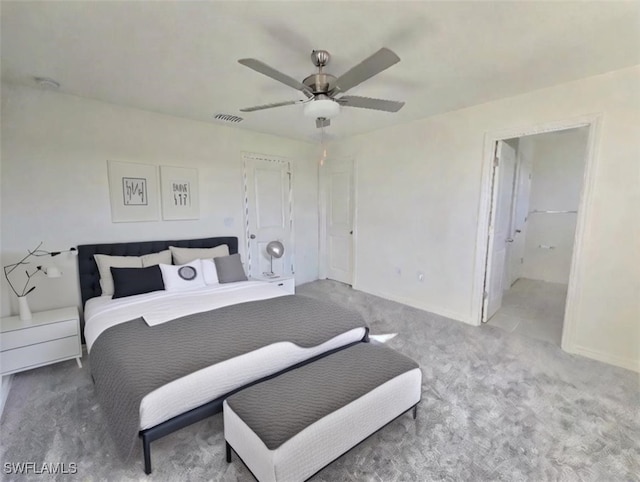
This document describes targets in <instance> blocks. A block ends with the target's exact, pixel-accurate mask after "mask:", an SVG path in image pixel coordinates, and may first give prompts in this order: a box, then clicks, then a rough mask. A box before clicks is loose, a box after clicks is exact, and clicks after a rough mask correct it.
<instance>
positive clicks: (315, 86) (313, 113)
mask: <svg viewBox="0 0 640 482" xmlns="http://www.w3.org/2000/svg"><path fill="white" fill-rule="evenodd" d="M330 58H331V55H330V54H329V52H327V51H326V50H314V51H313V52H311V61H312V62H313V64H314V65H315V66H316V67H318V72H316V73H314V74H311V75H310V76H309V77H307V78H306V79H304V80H303V81H302V82H298V81H297V80H296V79H294V78H293V77H289V76H288V75H286V74H283V73H282V72H280V71H278V70H276V69H274V68H273V67H270V66H268V65H267V64H265V63H264V62H261V61H259V60H256V59H240V60H238V62H239V63H241V64H242V65H245V66H246V67H249V68H250V69H253V70H255V71H256V72H259V73H261V74H263V75H266V76H267V77H271V78H272V79H274V80H277V81H278V82H282V83H283V84H286V85H288V86H289V87H293V88H294V89H296V90H299V91H300V92H302V93H303V94H304V95H305V96H306V97H307V98H306V99H304V100H290V101H285V102H275V103H272V104H264V105H257V106H254V107H247V108H245V109H240V111H242V112H254V111H257V110H263V109H271V108H273V107H281V106H284V105H293V104H306V105H305V109H304V113H305V115H306V116H308V117H313V118H315V119H316V127H326V126H328V125H329V124H330V122H331V118H332V117H335V116H336V115H338V113H339V112H340V106H343V107H359V108H361V109H374V110H382V111H386V112H398V111H399V110H400V109H401V108H402V106H403V105H404V102H398V101H394V100H384V99H374V98H371V97H360V96H357V95H344V93H345V92H347V91H348V90H349V89H351V88H352V87H355V86H356V85H358V84H360V83H362V82H364V81H365V80H367V79H370V78H371V77H373V76H374V75H377V74H379V73H380V72H382V71H383V70H386V69H388V68H389V67H391V66H392V65H394V64H396V63H398V62H400V57H398V56H397V55H396V54H395V53H393V52H392V51H391V50H389V49H388V48H381V49H380V50H378V51H377V52H376V53H375V54H373V55H371V56H370V57H367V58H366V59H364V60H363V61H362V62H360V63H359V64H358V65H356V66H354V67H352V68H351V69H350V70H348V71H347V72H346V73H344V74H342V75H341V76H340V77H337V78H336V77H334V76H333V75H331V74H327V73H325V72H323V68H324V67H326V65H327V64H328V63H329V59H330Z"/></svg>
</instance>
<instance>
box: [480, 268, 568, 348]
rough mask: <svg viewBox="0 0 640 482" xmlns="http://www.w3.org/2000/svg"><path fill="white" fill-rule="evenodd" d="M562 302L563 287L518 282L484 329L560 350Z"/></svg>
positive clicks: (508, 292) (551, 284)
mask: <svg viewBox="0 0 640 482" xmlns="http://www.w3.org/2000/svg"><path fill="white" fill-rule="evenodd" d="M566 301H567V285H566V284H561V283H548V282H546V281H540V280H533V279H527V278H520V279H519V280H518V281H516V282H515V283H514V284H513V286H511V288H509V289H508V290H507V291H505V293H504V297H503V298H502V307H501V308H500V309H499V310H498V311H497V312H496V314H495V315H493V316H492V317H491V319H490V320H489V321H488V322H487V325H491V326H495V327H497V328H501V329H503V330H507V331H509V332H511V333H516V334H518V335H525V336H529V337H531V338H536V339H538V340H542V341H548V342H549V343H554V344H556V345H558V346H560V343H561V342H562V323H563V322H564V308H565V304H566Z"/></svg>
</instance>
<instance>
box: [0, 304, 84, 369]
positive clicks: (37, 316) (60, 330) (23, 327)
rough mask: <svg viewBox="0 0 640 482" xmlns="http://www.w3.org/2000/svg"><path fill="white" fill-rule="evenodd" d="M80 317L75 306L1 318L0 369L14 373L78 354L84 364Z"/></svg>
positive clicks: (67, 358) (79, 364) (79, 363)
mask: <svg viewBox="0 0 640 482" xmlns="http://www.w3.org/2000/svg"><path fill="white" fill-rule="evenodd" d="M81 357H82V345H81V344H80V317H79V316H78V309H77V308H76V307H75V306H73V307H70V308H61V309H59V310H49V311H41V312H39V313H33V319H31V320H29V321H22V320H20V317H18V316H10V317H7V318H2V319H1V320H0V370H1V374H2V375H3V376H4V375H10V374H11V373H17V372H21V371H24V370H30V369H32V368H36V367H41V366H44V365H49V364H51V363H57V362H60V361H63V360H69V359H71V358H75V359H76V361H77V362H78V366H79V367H81V368H82V362H81V361H80V358H81Z"/></svg>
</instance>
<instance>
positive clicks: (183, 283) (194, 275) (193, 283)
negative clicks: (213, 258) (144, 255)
mask: <svg viewBox="0 0 640 482" xmlns="http://www.w3.org/2000/svg"><path fill="white" fill-rule="evenodd" d="M160 269H161V270H162V281H163V282H164V289H165V290H167V291H182V290H192V289H197V288H204V287H205V284H204V275H203V274H202V263H201V262H200V260H199V259H195V260H193V261H191V263H187V264H183V265H180V266H175V265H172V264H161V265H160Z"/></svg>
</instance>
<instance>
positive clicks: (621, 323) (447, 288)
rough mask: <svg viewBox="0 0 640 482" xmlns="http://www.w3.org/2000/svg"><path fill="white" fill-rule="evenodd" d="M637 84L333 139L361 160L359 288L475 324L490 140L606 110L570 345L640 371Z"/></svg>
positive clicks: (515, 101)
mask: <svg viewBox="0 0 640 482" xmlns="http://www.w3.org/2000/svg"><path fill="white" fill-rule="evenodd" d="M639 84H640V66H637V67H634V68H629V69H624V70H620V71H616V72H611V73H608V74H604V75H600V76H596V77H591V78H588V79H583V80H580V81H577V82H572V83H568V84H563V85H559V86H556V87H553V88H549V89H544V90H540V91H535V92H531V93H529V94H525V95H520V96H516V97H512V98H508V99H502V100H499V101H495V102H490V103H487V104H482V105H478V106H475V107H471V108H468V109H463V110H459V111H455V112H450V113H446V114H443V115H438V116H434V117H430V118H427V119H423V120H420V121H416V122H412V123H409V124H404V125H399V126H395V127H393V128H389V129H385V130H380V131H376V132H374V133H370V134H366V135H361V136H357V137H354V138H351V139H348V140H346V141H342V142H335V143H333V144H332V145H331V146H330V151H331V152H330V156H331V157H342V158H348V157H354V158H355V159H356V162H357V173H356V179H357V184H356V191H357V194H356V195H357V206H358V207H357V226H356V230H357V238H356V239H357V243H356V247H355V253H356V257H357V261H356V262H357V269H356V273H355V287H356V288H357V289H360V290H363V291H366V292H369V293H374V294H378V295H380V296H383V297H386V298H389V299H394V300H398V301H401V302H404V303H407V304H410V305H413V306H416V307H419V308H423V309H425V310H429V311H432V312H435V313H440V314H443V315H446V316H450V317H452V318H455V319H457V320H461V321H464V322H467V323H476V322H477V320H478V319H479V312H478V310H479V306H478V303H477V300H474V298H473V294H474V293H475V292H476V290H474V288H475V287H474V269H475V266H476V262H477V261H478V259H479V258H478V257H483V256H484V253H479V252H476V244H477V243H476V241H477V234H478V219H479V209H480V207H479V203H480V195H481V187H482V179H483V178H482V164H483V157H484V154H483V153H484V142H485V136H486V134H487V133H491V132H497V131H502V130H505V131H506V130H513V129H518V128H522V130H523V133H524V132H525V131H526V130H527V129H530V128H531V127H532V126H538V125H542V124H546V123H550V122H555V121H560V120H564V119H572V118H576V117H580V116H585V115H591V114H601V116H602V125H601V129H600V134H599V139H598V143H597V146H596V149H597V151H596V153H595V161H596V166H595V172H594V183H593V192H592V198H593V203H592V206H591V208H590V210H589V211H588V212H587V213H586V216H587V222H586V226H585V233H586V239H585V241H584V246H583V251H582V253H581V255H580V259H579V260H578V261H579V266H580V269H579V273H578V275H579V279H578V280H577V281H576V289H577V297H576V304H575V306H574V319H575V326H574V328H575V330H573V331H572V333H571V336H570V341H568V342H567V343H566V344H565V343H563V347H564V348H565V349H567V350H569V351H572V352H579V353H582V354H585V355H588V356H591V357H593V358H597V359H601V360H605V361H608V362H610V363H614V364H617V365H621V366H626V367H628V368H633V369H636V370H640V343H639V340H640V273H639V270H640V248H639V247H640V216H638V206H640V182H639V179H640V162H639V161H638V160H639V159H640V144H639V143H638V132H640V89H638V85H639ZM378 115H386V114H378ZM396 268H400V269H401V274H400V275H399V274H397V270H396ZM417 271H422V272H424V273H425V279H424V281H423V282H420V281H418V279H417Z"/></svg>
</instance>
